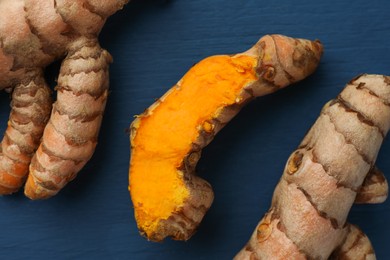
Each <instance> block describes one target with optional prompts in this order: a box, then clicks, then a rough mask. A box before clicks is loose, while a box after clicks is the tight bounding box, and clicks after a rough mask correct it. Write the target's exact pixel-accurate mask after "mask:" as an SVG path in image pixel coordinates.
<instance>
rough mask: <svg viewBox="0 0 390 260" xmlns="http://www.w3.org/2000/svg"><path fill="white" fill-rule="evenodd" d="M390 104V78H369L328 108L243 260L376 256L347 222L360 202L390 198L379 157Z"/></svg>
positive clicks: (293, 160) (293, 159)
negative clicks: (352, 210)
mask: <svg viewBox="0 0 390 260" xmlns="http://www.w3.org/2000/svg"><path fill="white" fill-rule="evenodd" d="M389 104H390V77H388V76H382V75H362V76H360V77H358V78H356V79H353V80H352V81H351V82H350V83H349V84H348V85H347V86H346V87H345V89H344V90H343V91H342V92H341V93H340V95H339V96H338V97H337V98H336V99H334V100H332V101H330V102H329V103H327V104H326V105H325V107H324V108H323V109H322V112H321V115H320V116H319V118H318V119H317V121H316V122H315V124H314V125H313V127H312V128H311V129H310V131H309V132H308V134H307V135H306V137H305V138H304V140H303V141H302V143H301V145H300V146H299V147H298V149H297V150H296V151H295V152H293V154H292V155H291V156H290V158H289V159H288V161H287V164H286V167H285V169H284V173H283V176H282V178H281V180H280V182H279V184H278V185H277V187H276V189H275V192H274V195H273V199H272V204H271V209H270V210H269V211H268V213H267V214H266V215H265V217H264V218H263V219H262V220H261V221H260V223H259V224H258V226H257V228H256V230H255V231H254V233H253V235H252V237H251V239H250V241H249V242H248V244H247V245H246V246H245V247H244V248H243V249H242V250H241V252H240V253H239V254H238V255H237V256H236V259H328V258H329V257H330V258H331V259H375V254H374V250H373V248H372V246H371V243H370V241H369V239H368V238H367V236H366V235H364V234H363V233H362V232H361V231H360V230H359V229H358V228H356V227H354V226H352V225H350V224H348V223H346V219H347V216H348V213H349V210H350V208H351V206H352V204H353V203H354V202H359V203H378V202H382V201H384V200H385V199H386V197H387V194H388V185H387V182H386V180H385V177H384V176H383V174H382V173H381V172H380V171H379V170H378V169H377V168H376V167H375V160H376V158H377V154H378V151H379V148H380V146H381V144H382V141H383V139H384V137H385V136H386V134H387V132H388V130H389V128H390V105H389Z"/></svg>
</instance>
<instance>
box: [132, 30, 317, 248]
mask: <svg viewBox="0 0 390 260" xmlns="http://www.w3.org/2000/svg"><path fill="white" fill-rule="evenodd" d="M321 54H322V45H321V44H320V43H319V42H318V41H308V40H303V39H293V38H289V37H286V36H281V35H270V36H264V37H263V38H261V39H260V40H259V41H258V42H257V43H256V44H255V45H254V46H253V47H252V48H251V49H249V50H248V51H246V52H244V53H240V54H236V55H219V56H212V57H209V58H206V59H204V60H202V61H201V62H199V63H198V64H196V65H195V66H194V67H192V68H191V69H190V70H189V71H188V72H187V73H186V74H185V75H184V77H183V78H182V79H181V80H180V81H179V82H178V83H177V84H176V85H175V86H174V87H173V88H172V89H170V90H169V91H168V92H167V93H166V94H165V95H164V96H163V97H161V98H160V99H158V100H157V101H156V102H155V103H154V104H153V105H152V106H150V107H149V108H148V109H147V110H146V111H145V112H144V113H143V114H141V115H140V116H138V117H137V118H136V119H135V120H134V121H133V123H132V124H131V126H130V129H131V137H130V139H131V148H132V152H131V161H130V170H129V190H130V193H131V198H132V201H133V205H134V209H135V218H136V220H137V224H138V227H139V229H140V231H141V233H142V234H143V235H145V236H146V237H147V238H148V239H150V240H154V241H160V240H163V239H164V238H165V237H167V236H171V237H172V238H173V239H177V240H187V239H189V238H190V237H191V235H192V234H193V233H194V231H195V229H196V227H197V225H198V224H199V222H200V221H201V220H202V218H203V216H204V214H205V213H206V211H207V210H208V209H209V207H210V205H211V203H212V201H213V192H212V189H211V187H210V185H209V184H208V183H207V182H206V181H205V180H203V179H200V178H199V177H197V176H195V175H194V170H195V166H196V164H197V162H198V160H199V158H200V154H201V150H202V148H203V147H205V146H206V145H207V144H208V143H209V142H210V141H211V140H212V138H213V137H214V136H215V134H216V133H217V132H218V131H219V130H221V128H222V127H223V126H224V125H225V124H227V123H228V122H229V120H230V119H231V118H232V117H233V116H234V115H236V114H237V113H238V111H239V110H240V109H241V107H242V106H243V105H244V104H246V103H247V102H248V101H250V100H252V99H253V98H254V97H258V96H262V95H266V94H269V93H271V92H274V91H276V90H278V89H281V88H283V87H286V86H287V85H289V84H291V83H294V82H296V81H299V80H301V79H303V78H305V77H307V76H308V75H310V74H311V73H312V72H313V71H314V70H315V69H316V67H317V65H318V63H319V59H320V56H321Z"/></svg>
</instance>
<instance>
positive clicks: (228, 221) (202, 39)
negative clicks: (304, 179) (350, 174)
mask: <svg viewBox="0 0 390 260" xmlns="http://www.w3.org/2000/svg"><path fill="white" fill-rule="evenodd" d="M389 8H390V1H385V0H378V1H376V2H375V4H373V3H370V2H369V1H363V0H357V1H354V2H353V3H352V2H350V3H347V1H344V2H342V1H336V0H330V1H326V2H321V3H320V2H318V1H309V0H299V1H293V2H292V1H287V0H280V1H268V2H265V1H255V0H248V1H233V0H224V1H223V0H213V1H206V0H198V1H191V0H171V1H163V0H135V1H134V2H132V3H130V4H128V5H127V6H126V7H125V8H124V10H122V11H121V12H119V13H117V14H116V15H115V16H113V17H112V18H110V19H109V20H108V22H107V24H106V27H105V28H104V29H103V31H102V33H101V37H100V38H101V46H102V47H103V48H105V49H107V50H108V51H109V52H110V53H111V54H112V56H113V58H114V62H113V64H112V66H111V67H110V71H111V73H110V74H111V75H110V78H111V81H110V82H111V83H110V85H111V87H110V94H109V97H108V102H107V107H106V113H105V116H104V119H103V126H102V129H101V132H100V133H101V134H100V137H99V145H98V148H97V150H96V152H95V155H94V157H93V158H92V160H91V161H90V162H89V163H88V164H87V165H86V167H85V168H84V169H83V170H82V172H80V174H79V176H78V179H77V181H74V182H73V183H71V184H69V185H68V186H67V187H66V188H65V190H63V192H62V193H61V194H59V195H58V197H55V198H53V199H51V200H48V201H39V202H32V201H29V200H27V199H26V198H24V196H23V195H22V194H21V193H19V194H16V196H12V197H3V198H0V207H1V214H0V225H1V226H2V228H3V230H2V233H1V234H0V250H1V252H2V256H3V257H4V258H6V259H24V258H27V257H30V258H32V259H38V258H43V259H51V258H53V257H55V258H56V259H71V258H73V259H75V258H78V259H89V258H91V259H96V258H97V257H99V258H109V259H153V258H155V259H179V258H184V257H185V259H231V258H232V257H233V256H234V254H235V253H236V252H237V250H239V249H240V248H241V247H242V246H243V245H244V244H245V242H246V241H247V238H248V236H249V234H251V232H252V230H253V228H254V227H255V226H256V223H257V221H258V216H260V215H262V214H263V213H264V212H265V211H266V210H267V209H268V208H269V201H270V200H271V196H272V192H273V190H274V188H275V185H276V183H277V182H278V180H279V178H280V175H281V172H282V171H283V168H284V165H285V162H286V160H287V158H288V155H289V154H290V152H291V151H292V150H293V149H294V148H295V147H296V146H297V145H298V144H299V142H300V141H301V139H302V138H303V136H304V135H305V133H306V131H307V130H308V128H309V127H310V126H311V125H312V124H313V122H314V121H315V119H316V118H317V116H318V112H319V111H320V109H321V107H322V105H323V104H324V103H325V102H326V101H327V100H329V99H331V98H333V97H334V96H335V95H337V93H339V92H340V90H341V88H342V86H344V85H345V83H346V82H348V81H349V80H350V79H351V78H353V77H354V76H356V75H357V74H360V73H375V74H389V71H390V70H389V62H388V61H389V60H390V47H389V45H388V42H389V41H390V34H389V31H390V20H389V19H388V10H389ZM269 33H280V34H286V35H289V36H293V37H303V38H309V39H315V38H318V39H320V40H321V41H322V43H323V44H324V46H325V52H324V56H323V59H322V62H321V64H320V67H319V69H318V71H317V72H316V73H315V74H314V75H313V76H312V77H310V78H308V79H307V80H305V81H304V82H301V83H299V85H297V86H294V87H292V88H289V89H285V90H283V91H281V92H278V93H275V94H273V95H271V96H267V97H264V98H261V100H259V101H254V102H252V103H250V104H249V105H248V106H247V107H245V108H244V109H243V110H242V111H241V113H240V115H238V116H237V117H236V118H235V119H234V120H233V121H232V122H230V123H229V125H228V126H227V127H226V128H224V129H223V130H222V131H221V132H220V133H219V135H218V136H217V137H216V139H214V141H213V143H212V144H210V146H208V147H207V148H206V149H205V150H204V151H203V154H202V159H201V160H200V162H199V164H198V169H197V172H198V174H199V175H200V176H202V177H204V178H206V179H207V180H208V181H209V182H210V183H211V184H212V185H213V187H214V191H215V194H216V197H215V201H214V204H213V207H212V209H211V210H210V211H209V213H208V214H207V216H206V218H205V219H204V222H203V223H202V225H201V226H200V227H199V230H198V232H197V233H196V234H195V235H194V237H193V238H192V239H191V240H190V241H188V242H187V243H180V242H176V241H166V242H164V243H162V244H155V243H150V242H148V241H146V240H145V239H144V238H142V237H141V236H139V234H138V230H137V227H136V224H135V221H134V218H133V209H132V208H131V202H130V198H129V195H128V191H127V184H128V181H127V178H128V176H127V170H128V163H129V162H128V158H129V152H130V149H129V145H128V134H127V133H126V128H127V127H128V125H129V123H130V122H131V121H132V116H133V115H135V114H140V113H142V112H143V110H144V109H145V108H146V107H148V106H149V105H150V104H151V103H152V102H154V100H155V98H158V97H159V96H161V95H162V94H163V93H165V92H166V91H167V90H168V89H169V88H170V87H171V86H172V85H173V84H175V83H176V81H177V79H179V78H180V77H181V75H183V74H184V73H185V72H186V71H187V70H188V69H189V68H190V67H191V66H192V65H193V64H194V63H195V62H196V61H199V60H201V59H202V58H204V57H207V56H210V55H212V54H217V53H233V52H236V51H237V50H245V49H247V48H248V47H250V45H251V44H252V43H253V42H255V41H256V40H257V39H258V38H259V37H260V36H262V35H264V34H269ZM57 67H58V66H57ZM57 67H56V66H55V65H54V66H52V67H51V68H49V70H48V72H47V74H49V76H51V78H53V79H54V75H56V74H57ZM52 85H53V86H54V80H53V84H52ZM8 104H9V97H8V95H7V94H6V93H4V92H1V93H0V119H1V122H2V124H0V130H1V131H4V130H5V126H6V125H5V122H6V120H7V117H8V113H9V105H8ZM237 151H239V152H237ZM389 155H390V142H389V141H388V140H386V141H385V143H384V145H383V147H382V150H381V152H380V155H379V158H378V160H377V165H378V167H379V168H380V169H381V170H382V171H383V172H384V174H385V176H387V178H389V176H390V175H389V173H390V163H389V160H388V157H389ZM206 173H207V175H206ZM389 217H390V202H389V201H386V202H385V203H383V204H379V205H355V206H354V207H353V209H352V212H351V214H350V216H349V221H350V222H352V223H354V224H357V225H358V226H359V227H360V228H361V229H362V230H364V231H365V233H366V234H367V235H368V237H370V240H371V242H372V244H373V246H374V248H375V251H376V254H377V257H378V259H386V258H389V256H390V251H389V249H388V241H389V240H388V234H389V233H390V223H389V221H388V219H389Z"/></svg>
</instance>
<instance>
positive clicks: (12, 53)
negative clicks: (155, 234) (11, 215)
mask: <svg viewBox="0 0 390 260" xmlns="http://www.w3.org/2000/svg"><path fill="white" fill-rule="evenodd" d="M127 2H128V0H41V1H34V0H1V1H0V90H3V89H5V90H8V91H13V93H12V103H11V114H10V118H9V121H8V128H7V130H6V132H5V136H4V139H3V141H2V142H1V146H0V194H1V195H4V194H11V193H14V192H16V191H18V190H19V189H20V188H21V187H22V186H23V185H24V183H25V181H26V178H27V176H28V179H27V182H26V185H25V194H26V196H28V197H29V198H31V199H43V198H48V197H50V196H53V195H55V194H56V193H57V192H58V191H59V190H60V189H61V188H62V187H64V186H65V185H66V184H67V183H68V182H69V181H71V180H72V179H73V178H75V176H76V175H77V173H78V171H79V170H80V169H81V168H82V167H83V166H84V165H85V163H86V162H87V161H88V160H89V159H90V157H91V156H92V154H93V152H94V149H95V146H96V143H97V136H98V132H99V128H100V123H101V120H102V115H103V112H104V108H105V104H106V99H107V93H108V85H109V84H108V83H109V82H108V81H109V78H108V67H109V64H110V63H111V61H112V58H111V55H110V54H109V53H108V52H107V51H106V50H104V49H102V48H101V47H100V46H99V42H98V39H97V37H98V34H99V32H100V30H101V29H102V27H103V25H104V23H105V22H106V20H107V18H108V17H109V16H110V15H112V14H114V13H115V12H116V11H117V10H119V9H121V8H122V7H123V5H124V4H126V3H127ZM64 57H65V59H64V60H63V62H62V65H61V69H60V74H59V77H58V86H57V87H56V90H57V91H58V92H57V100H56V102H55V103H54V104H53V106H52V99H51V93H50V90H49V88H48V86H47V84H46V82H45V79H44V76H43V69H44V68H45V67H46V66H48V65H49V64H50V63H52V62H53V61H54V60H57V59H62V58H64Z"/></svg>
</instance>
